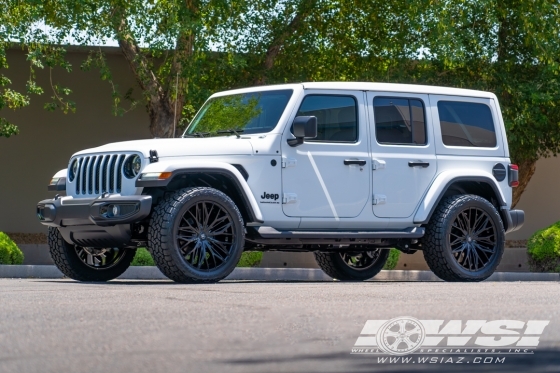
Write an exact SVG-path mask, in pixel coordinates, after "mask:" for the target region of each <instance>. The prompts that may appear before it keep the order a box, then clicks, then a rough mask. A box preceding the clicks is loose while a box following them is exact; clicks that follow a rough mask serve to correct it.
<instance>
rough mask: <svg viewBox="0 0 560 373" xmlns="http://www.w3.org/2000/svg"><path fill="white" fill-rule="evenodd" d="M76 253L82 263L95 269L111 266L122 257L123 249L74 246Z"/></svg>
mask: <svg viewBox="0 0 560 373" xmlns="http://www.w3.org/2000/svg"><path fill="white" fill-rule="evenodd" d="M75 250H76V254H77V255H78V258H79V259H80V261H81V262H82V263H84V264H85V265H87V266H88V267H92V268H96V269H106V268H110V267H113V266H114V265H116V264H117V263H119V262H120V261H121V259H122V258H123V257H124V254H125V250H124V249H119V248H116V247H115V248H103V249H99V248H93V247H80V246H75Z"/></svg>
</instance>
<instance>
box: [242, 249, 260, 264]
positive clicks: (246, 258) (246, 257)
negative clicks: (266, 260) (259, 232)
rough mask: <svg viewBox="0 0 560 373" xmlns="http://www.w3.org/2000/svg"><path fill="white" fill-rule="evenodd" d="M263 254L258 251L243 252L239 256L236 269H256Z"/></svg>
mask: <svg viewBox="0 0 560 373" xmlns="http://www.w3.org/2000/svg"><path fill="white" fill-rule="evenodd" d="M262 256H263V253H262V252H260V251H245V252H243V254H241V259H239V263H238V264H237V266H238V267H256V266H258V265H259V264H261V260H262Z"/></svg>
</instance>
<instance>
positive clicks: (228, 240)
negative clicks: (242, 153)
mask: <svg viewBox="0 0 560 373" xmlns="http://www.w3.org/2000/svg"><path fill="white" fill-rule="evenodd" d="M244 243H245V228H244V226H243V218H242V217H241V213H240V212H239V209H238V208H237V206H236V205H235V203H234V202H233V201H232V200H231V198H229V197H228V196H227V195H226V194H224V193H222V192H221V191H219V190H216V189H213V188H185V189H181V190H179V191H177V192H175V193H174V194H169V195H167V196H166V197H165V198H164V199H163V200H162V201H161V202H160V203H159V205H158V206H157V207H156V208H155V209H154V211H153V213H152V219H151V221H150V227H149V229H148V249H149V250H150V252H151V254H152V257H153V258H154V261H155V262H156V265H157V266H158V268H159V269H160V271H161V272H162V273H163V274H164V275H165V276H167V277H168V278H170V279H171V280H173V281H176V282H182V283H197V282H216V281H219V280H221V279H223V278H225V277H226V276H227V275H229V274H230V273H231V272H232V271H233V270H234V269H235V266H236V265H237V262H239V258H240V257H241V254H242V253H243V246H244Z"/></svg>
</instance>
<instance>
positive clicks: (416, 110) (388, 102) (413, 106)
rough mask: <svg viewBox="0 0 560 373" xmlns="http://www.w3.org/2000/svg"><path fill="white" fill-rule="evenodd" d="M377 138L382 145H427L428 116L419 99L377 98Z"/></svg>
mask: <svg viewBox="0 0 560 373" xmlns="http://www.w3.org/2000/svg"><path fill="white" fill-rule="evenodd" d="M373 110H374V116H375V136H376V138H377V142H378V143H380V144H396V145H425V144H426V120H425V118H426V116H425V115H424V104H423V103H422V101H421V100H418V99H408V98H400V97H376V98H375V99H374V100H373Z"/></svg>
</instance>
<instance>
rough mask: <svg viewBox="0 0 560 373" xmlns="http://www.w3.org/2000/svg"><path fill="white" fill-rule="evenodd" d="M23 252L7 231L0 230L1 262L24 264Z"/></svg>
mask: <svg viewBox="0 0 560 373" xmlns="http://www.w3.org/2000/svg"><path fill="white" fill-rule="evenodd" d="M22 263H23V253H22V252H21V250H20V249H19V247H17V245H16V243H15V242H14V241H12V239H11V238H10V237H8V235H7V234H6V233H3V232H0V264H22Z"/></svg>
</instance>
